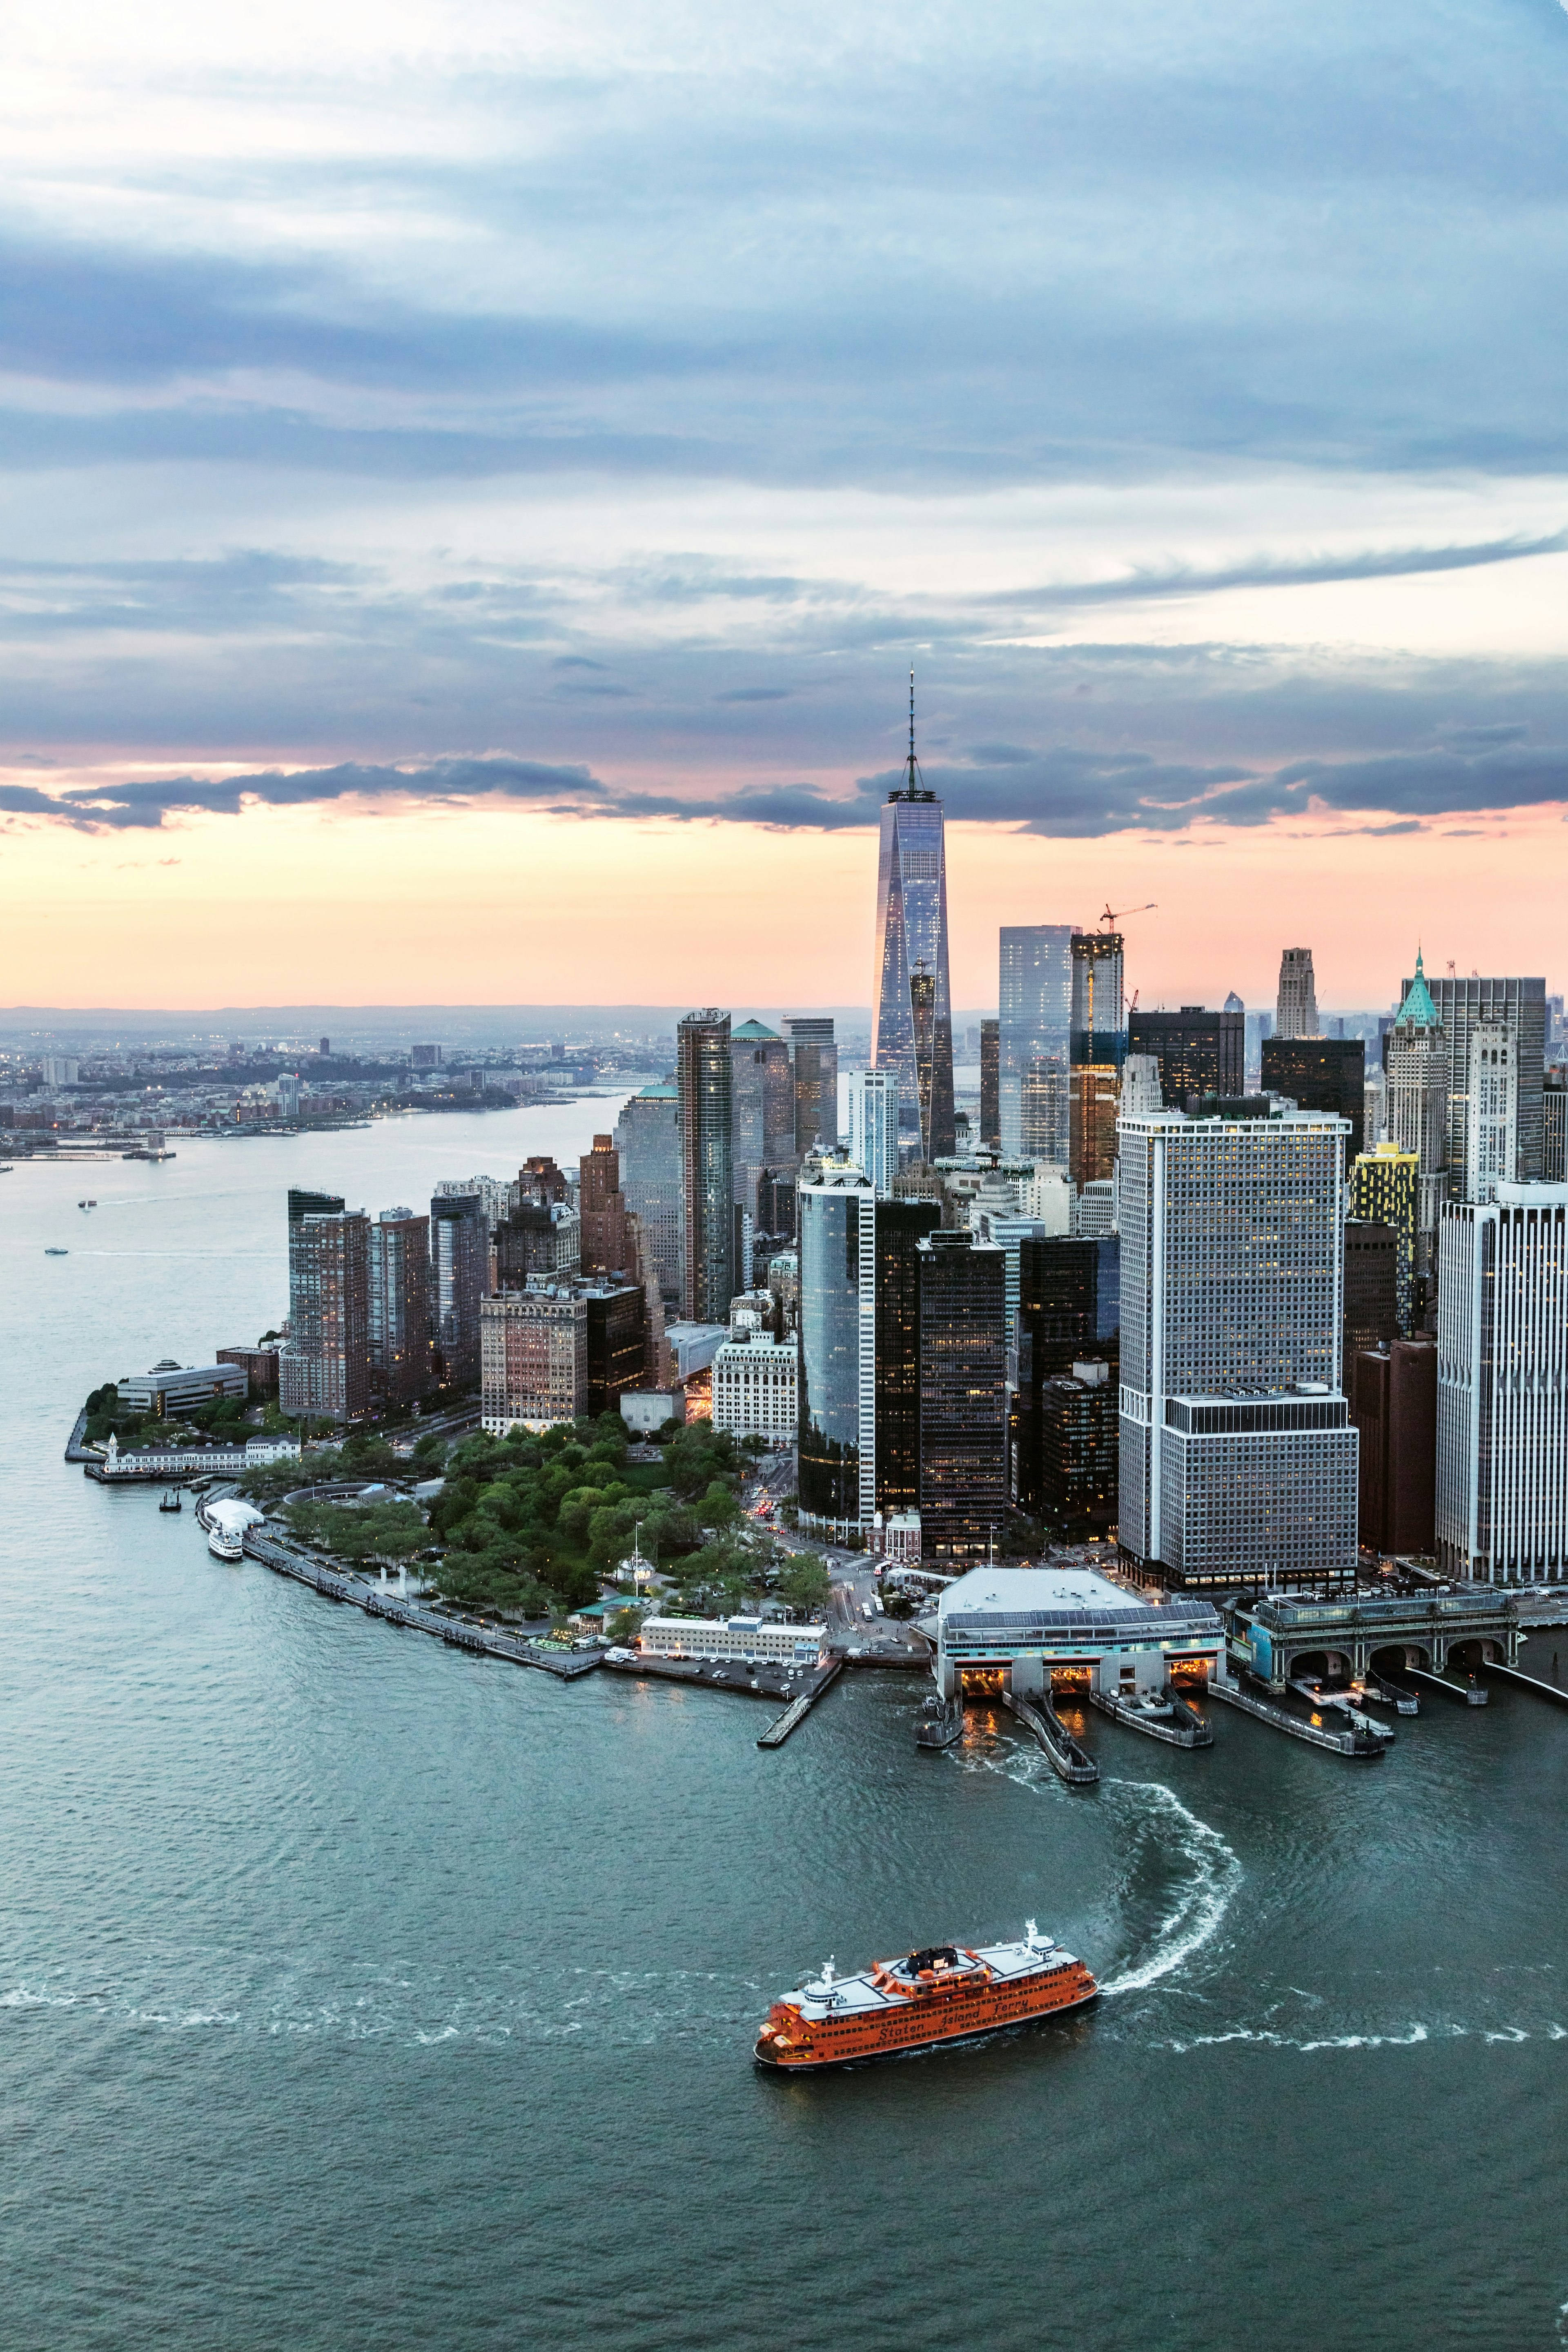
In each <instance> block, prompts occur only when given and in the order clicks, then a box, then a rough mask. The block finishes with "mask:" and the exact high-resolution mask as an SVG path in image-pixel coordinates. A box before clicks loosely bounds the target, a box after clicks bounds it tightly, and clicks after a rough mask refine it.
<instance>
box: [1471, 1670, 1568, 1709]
mask: <svg viewBox="0 0 1568 2352" xmlns="http://www.w3.org/2000/svg"><path fill="white" fill-rule="evenodd" d="M1481 1672H1482V1673H1483V1674H1485V1675H1496V1676H1497V1678H1498V1680H1499V1682H1501V1683H1511V1684H1512V1685H1513V1686H1514V1688H1515V1690H1523V1691H1533V1692H1534V1694H1535V1696H1536V1697H1537V1698H1549V1699H1551V1700H1552V1704H1553V1705H1554V1706H1568V1691H1564V1690H1559V1689H1558V1687H1557V1685H1556V1684H1555V1683H1543V1682H1542V1679H1541V1676H1540V1675H1526V1674H1521V1671H1520V1669H1519V1668H1518V1667H1517V1666H1498V1665H1493V1664H1490V1663H1489V1664H1486V1665H1485V1666H1483V1667H1482V1669H1481Z"/></svg>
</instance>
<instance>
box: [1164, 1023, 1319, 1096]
mask: <svg viewBox="0 0 1568 2352" xmlns="http://www.w3.org/2000/svg"><path fill="white" fill-rule="evenodd" d="M1127 1050H1128V1052H1129V1053H1130V1054H1152V1055H1153V1057H1154V1059H1155V1060H1156V1061H1157V1062H1158V1063H1159V1065H1160V1092H1161V1094H1162V1095H1163V1097H1164V1099H1165V1102H1166V1104H1167V1106H1168V1107H1169V1108H1172V1109H1173V1110H1184V1108H1186V1101H1187V1097H1188V1096H1189V1095H1226V1096H1237V1095H1242V1094H1245V1093H1246V1091H1247V1014H1246V1013H1245V1011H1244V1010H1243V1009H1242V1008H1241V1007H1240V1006H1239V1005H1238V1006H1237V1009H1236V1010H1235V1011H1234V1012H1232V1011H1231V1010H1230V1008H1229V1007H1228V1006H1227V1007H1226V1010H1225V1011H1224V1012H1223V1013H1211V1012H1209V1011H1208V1010H1207V1009H1206V1007H1205V1006H1204V1005H1202V1004H1184V1005H1183V1006H1182V1009H1181V1011H1180V1012H1179V1013H1138V1012H1133V1013H1129V1015H1128V1019H1127ZM1286 1092H1287V1093H1289V1087H1287V1088H1286ZM1313 1108H1324V1106H1321V1105H1314V1106H1313Z"/></svg>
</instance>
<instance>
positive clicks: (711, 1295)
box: [676, 1008, 740, 1323]
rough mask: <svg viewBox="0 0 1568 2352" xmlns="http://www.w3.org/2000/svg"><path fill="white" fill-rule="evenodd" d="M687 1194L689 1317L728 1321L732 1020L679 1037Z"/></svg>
mask: <svg viewBox="0 0 1568 2352" xmlns="http://www.w3.org/2000/svg"><path fill="white" fill-rule="evenodd" d="M676 1083H677V1086H678V1087H679V1099H680V1150H681V1173H682V1180H683V1190H684V1196H685V1207H686V1214H685V1220H684V1223H685V1253H684V1254H685V1265H684V1266H683V1268H682V1286H681V1301H680V1304H681V1312H682V1314H683V1315H684V1316H685V1317H686V1318H687V1320H688V1321H689V1322H691V1323H727V1322H728V1321H729V1319H730V1301H731V1298H732V1297H734V1295H735V1293H736V1291H737V1289H738V1288H739V1287H740V1285H739V1284H738V1283H737V1282H736V1279H735V1223H736V1218H735V1202H734V1160H733V1108H732V1105H733V1089H732V1073H731V1067H730V1016H729V1014H728V1013H720V1012H717V1011H715V1010H713V1009H712V1008H710V1009H709V1010H708V1011H707V1012H706V1013H688V1014H687V1016H686V1018H685V1020H684V1021H682V1022H681V1023H680V1024H679V1028H678V1029H677V1031H676Z"/></svg>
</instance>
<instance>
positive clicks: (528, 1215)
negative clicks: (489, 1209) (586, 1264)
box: [495, 1201, 583, 1290]
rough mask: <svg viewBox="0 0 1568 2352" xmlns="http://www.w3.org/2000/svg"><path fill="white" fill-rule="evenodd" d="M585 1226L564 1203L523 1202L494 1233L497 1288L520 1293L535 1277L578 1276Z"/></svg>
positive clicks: (575, 1213) (573, 1210)
mask: <svg viewBox="0 0 1568 2352" xmlns="http://www.w3.org/2000/svg"><path fill="white" fill-rule="evenodd" d="M582 1250H583V1223H582V1219H581V1218H580V1217H579V1216H578V1214H577V1212H576V1210H575V1209H572V1208H568V1207H567V1205H566V1203H565V1202H564V1201H556V1202H552V1203H551V1204H550V1205H548V1206H547V1205H546V1204H545V1203H544V1202H542V1201H520V1202H519V1203H518V1205H517V1207H516V1208H515V1209H514V1210H513V1211H512V1213H511V1214H510V1216H509V1217H508V1218H507V1219H506V1221H505V1223H502V1224H499V1225H498V1226H497V1227H496V1230H495V1276H496V1286H497V1288H498V1289H500V1290H518V1289H521V1286H522V1285H523V1284H524V1283H525V1282H531V1281H532V1280H533V1279H534V1278H535V1276H550V1277H551V1278H552V1279H553V1278H554V1277H556V1276H562V1275H574V1274H576V1273H577V1272H578V1271H579V1269H580V1267H581V1265H582Z"/></svg>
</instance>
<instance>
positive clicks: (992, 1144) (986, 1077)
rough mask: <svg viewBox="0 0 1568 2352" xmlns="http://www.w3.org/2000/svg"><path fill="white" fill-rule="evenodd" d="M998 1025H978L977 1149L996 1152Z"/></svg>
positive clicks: (998, 1125) (999, 1137)
mask: <svg viewBox="0 0 1568 2352" xmlns="http://www.w3.org/2000/svg"><path fill="white" fill-rule="evenodd" d="M1001 1053H1002V1035H1001V1024H1000V1022H997V1021H982V1023H981V1024H980V1149H981V1150H982V1151H999V1150H1001V1148H1002V1125H1001V1121H1002V1106H1001V1083H1002V1070H1001ZM1022 1108H1023V1087H1022V1084H1021V1082H1020V1086H1019V1112H1020V1117H1021V1116H1022Z"/></svg>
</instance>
